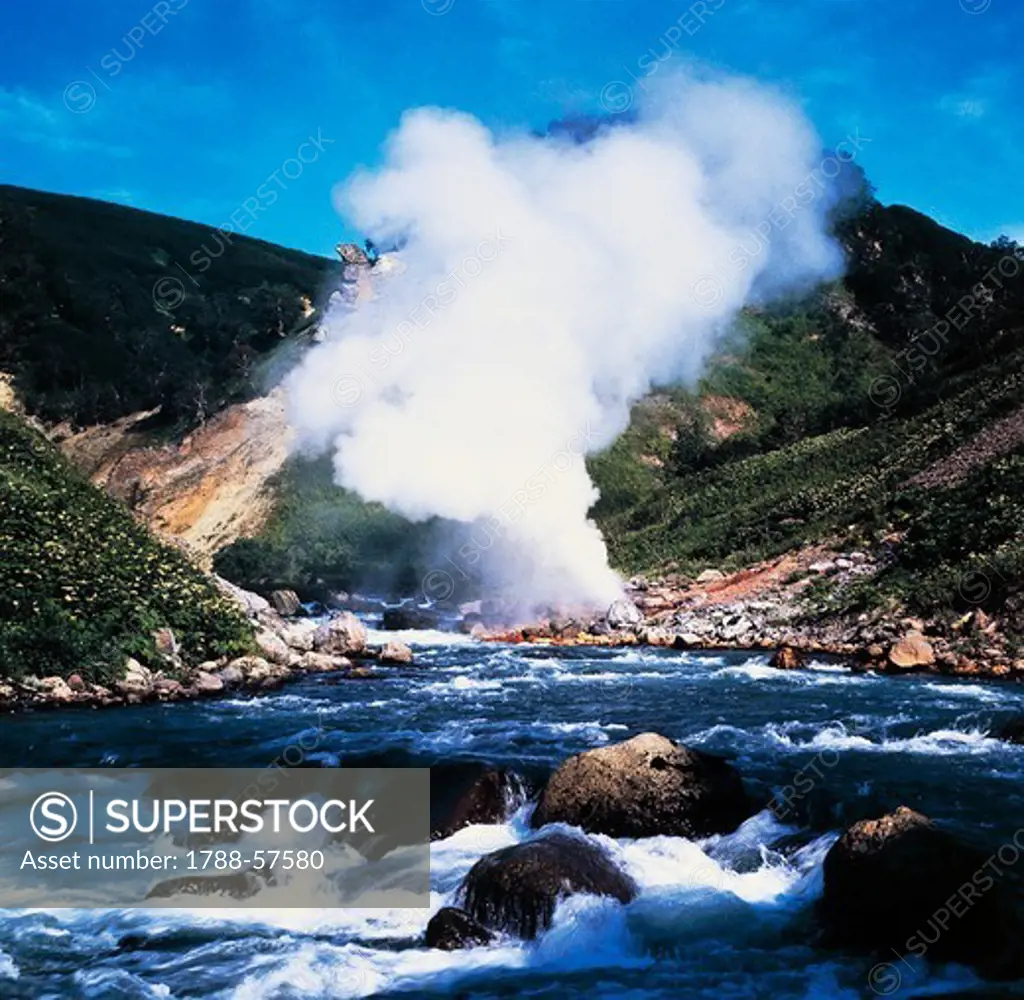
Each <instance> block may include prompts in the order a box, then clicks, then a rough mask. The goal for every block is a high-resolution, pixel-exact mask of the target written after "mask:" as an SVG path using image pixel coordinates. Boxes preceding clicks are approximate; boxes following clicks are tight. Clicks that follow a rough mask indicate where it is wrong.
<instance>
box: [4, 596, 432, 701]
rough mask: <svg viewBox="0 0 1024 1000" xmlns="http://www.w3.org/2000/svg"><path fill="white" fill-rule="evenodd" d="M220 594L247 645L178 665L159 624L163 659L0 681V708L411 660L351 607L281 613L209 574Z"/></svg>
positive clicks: (228, 685) (182, 696) (155, 697)
mask: <svg viewBox="0 0 1024 1000" xmlns="http://www.w3.org/2000/svg"><path fill="white" fill-rule="evenodd" d="M215 580H216V582H217V584H218V586H219V588H220V589H221V591H222V593H223V594H224V595H225V596H226V597H228V598H229V599H230V600H232V601H233V602H235V603H236V604H237V605H238V607H239V608H240V609H241V610H243V611H244V612H245V615H246V616H247V617H248V618H249V620H250V621H251V623H252V625H253V628H254V642H255V647H254V650H253V651H252V652H251V653H249V654H247V655H245V656H239V657H235V658H234V659H228V658H226V657H223V658H221V659H219V660H210V661H208V662H206V663H202V664H200V665H199V666H198V667H190V666H188V665H187V664H185V663H184V662H183V661H182V659H181V657H180V655H179V649H178V643H177V639H176V638H175V635H174V633H173V631H172V630H171V629H167V628H163V629H158V630H157V631H156V632H155V633H154V635H153V640H154V644H155V646H156V649H157V652H158V654H159V655H160V657H161V658H162V660H163V662H164V666H163V667H161V668H158V669H153V668H152V667H147V666H144V665H143V664H141V663H139V662H138V661H137V660H135V659H132V658H129V659H128V660H127V661H126V663H125V668H124V673H123V675H122V676H121V677H119V678H117V679H115V680H113V681H112V682H111V683H110V684H109V685H106V684H97V683H90V682H87V681H85V680H83V679H82V677H81V676H80V675H79V674H71V675H70V676H68V677H67V678H66V679H65V678H63V677H59V676H51V677H33V676H28V677H23V678H21V679H19V680H16V681H15V680H7V681H0V711H7V712H12V711H20V710H25V709H46V708H62V707H68V706H81V707H85V708H107V707H113V706H118V705H141V704H147V703H150V702H173V701H186V700H190V699H194V698H208V697H218V696H221V695H223V694H225V693H228V692H235V691H238V692H243V693H248V694H254V695H255V694H260V693H263V692H266V691H270V690H274V689H275V688H278V687H280V686H281V685H283V684H285V683H287V682H288V681H290V680H294V679H295V678H297V677H301V676H303V675H305V674H310V673H334V674H337V675H338V676H339V677H341V678H348V679H352V680H359V679H366V678H371V677H374V676H376V674H377V672H378V670H379V668H382V667H394V666H407V665H410V664H412V663H413V654H412V650H411V649H410V648H409V647H408V646H406V645H405V644H404V643H401V642H396V641H390V642H387V643H385V644H383V645H381V646H371V645H370V644H369V642H368V640H367V631H366V626H365V625H363V623H362V622H361V621H360V620H359V619H358V618H357V617H356V616H355V615H353V614H351V613H350V612H342V613H341V614H338V615H336V616H335V617H332V618H330V619H329V620H327V621H326V622H323V623H318V622H316V621H314V620H311V619H309V618H301V617H288V618H286V617H285V616H284V615H282V614H281V613H279V611H278V610H276V609H275V608H274V607H273V606H271V604H270V602H268V601H267V600H265V599H264V598H262V597H260V596H259V595H258V594H253V593H250V592H249V591H245V590H242V589H241V588H239V587H235V586H234V585H232V584H230V583H228V582H227V581H226V580H221V579H220V578H215ZM280 606H281V607H282V608H283V610H284V611H286V612H291V613H294V611H296V610H298V608H299V605H298V600H297V599H295V601H294V603H291V602H289V601H287V600H286V601H285V603H284V604H283V605H280Z"/></svg>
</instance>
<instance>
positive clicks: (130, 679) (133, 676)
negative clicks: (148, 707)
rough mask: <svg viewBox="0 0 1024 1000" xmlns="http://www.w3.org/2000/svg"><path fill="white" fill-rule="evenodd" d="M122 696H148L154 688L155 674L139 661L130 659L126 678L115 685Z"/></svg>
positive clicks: (126, 669) (126, 665)
mask: <svg viewBox="0 0 1024 1000" xmlns="http://www.w3.org/2000/svg"><path fill="white" fill-rule="evenodd" d="M114 686H115V687H116V688H117V690H118V691H119V692H120V693H121V694H125V695H127V694H139V695H141V694H147V693H148V692H149V691H150V690H151V689H152V687H153V673H152V671H151V670H150V669H149V668H148V667H144V666H143V665H142V664H141V663H139V661H138V660H135V659H132V657H130V656H129V657H128V659H127V661H126V662H125V668H124V677H123V678H122V679H121V680H119V681H117V682H116V683H115V685H114Z"/></svg>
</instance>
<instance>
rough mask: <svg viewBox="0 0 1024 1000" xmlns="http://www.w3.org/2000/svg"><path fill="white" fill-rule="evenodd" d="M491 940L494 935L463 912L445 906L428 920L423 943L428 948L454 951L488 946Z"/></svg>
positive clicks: (454, 907) (456, 908)
mask: <svg viewBox="0 0 1024 1000" xmlns="http://www.w3.org/2000/svg"><path fill="white" fill-rule="evenodd" d="M493 940H494V934H492V933H491V931H489V930H488V929H487V928H486V927H484V926H483V924H481V923H480V922H479V921H477V920H474V919H473V918H472V917H471V916H470V915H469V914H468V913H467V912H466V911H465V910H460V909H459V908H458V907H457V906H445V907H443V908H442V909H440V910H438V911H437V913H435V914H434V915H433V916H432V917H431V918H430V923H429V924H427V933H426V942H425V943H426V945H427V947H428V948H440V949H441V950H442V951H455V950H456V949H458V948H475V947H477V946H478V945H485V944H490V943H491V941H493Z"/></svg>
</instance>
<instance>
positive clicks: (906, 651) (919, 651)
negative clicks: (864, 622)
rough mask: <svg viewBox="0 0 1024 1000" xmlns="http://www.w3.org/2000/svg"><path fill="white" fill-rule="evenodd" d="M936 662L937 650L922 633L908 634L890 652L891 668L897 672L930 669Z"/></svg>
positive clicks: (894, 644)
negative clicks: (922, 668)
mask: <svg viewBox="0 0 1024 1000" xmlns="http://www.w3.org/2000/svg"><path fill="white" fill-rule="evenodd" d="M934 662H935V650H933V649H932V644H931V643H930V642H929V641H928V640H927V639H926V638H925V637H924V636H923V635H922V634H921V633H920V632H908V633H907V634H906V635H905V636H903V638H902V639H900V640H899V642H896V643H893V645H892V648H891V649H890V650H889V666H890V667H893V668H895V669H896V670H915V669H917V668H919V667H930V666H931V665H932V664H933V663H934Z"/></svg>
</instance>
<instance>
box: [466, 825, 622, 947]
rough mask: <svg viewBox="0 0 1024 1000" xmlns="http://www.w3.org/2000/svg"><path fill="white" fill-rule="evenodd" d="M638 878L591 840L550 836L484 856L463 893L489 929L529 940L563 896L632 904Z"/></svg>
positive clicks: (470, 910)
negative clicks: (621, 868)
mask: <svg viewBox="0 0 1024 1000" xmlns="http://www.w3.org/2000/svg"><path fill="white" fill-rule="evenodd" d="M636 892H637V888H636V885H635V884H634V882H633V880H632V879H631V878H629V876H627V875H626V874H625V872H623V871H621V870H620V869H619V868H618V867H616V865H615V864H614V863H613V862H612V860H611V858H609V857H608V855H607V854H605V853H604V851H602V850H601V848H599V847H598V846H597V845H596V844H594V843H592V842H591V841H589V840H583V839H582V838H577V837H567V836H565V835H564V834H551V835H549V836H546V837H541V838H539V839H537V840H531V841H529V842H527V843H525V844H515V845H513V846H512V847H506V848H504V849H503V850H500V851H495V852H494V853H493V854H488V855H486V856H485V857H483V858H481V859H480V860H479V861H478V862H477V863H476V864H475V865H473V867H472V868H471V869H470V870H469V874H468V875H467V876H466V879H465V881H464V882H463V883H462V890H461V894H462V896H463V898H464V900H465V907H466V912H467V913H468V914H469V915H470V916H471V917H472V918H473V919H474V920H476V921H478V922H479V923H480V924H482V925H483V926H484V927H488V928H491V929H493V930H501V931H507V932H508V933H510V934H515V935H516V936H518V937H521V938H525V939H527V940H529V939H531V938H534V937H536V936H537V933H538V931H541V930H543V929H544V928H546V927H549V926H550V924H551V918H552V916H553V915H554V912H555V905H556V904H557V903H558V901H559V900H560V899H563V898H565V897H566V896H571V895H574V894H576V893H588V894H590V895H594V896H611V897H612V898H613V899H617V900H618V901H619V902H620V903H628V902H629V901H630V900H632V899H634V898H635V896H636Z"/></svg>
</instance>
